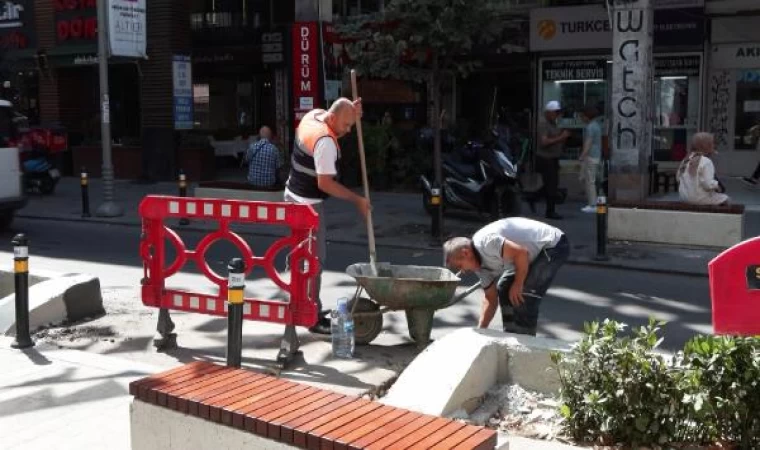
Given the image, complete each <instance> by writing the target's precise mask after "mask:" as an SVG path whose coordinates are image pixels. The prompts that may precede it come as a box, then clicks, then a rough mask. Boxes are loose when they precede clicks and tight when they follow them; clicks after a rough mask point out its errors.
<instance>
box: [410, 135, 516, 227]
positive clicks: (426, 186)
mask: <svg viewBox="0 0 760 450" xmlns="http://www.w3.org/2000/svg"><path fill="white" fill-rule="evenodd" d="M511 157H512V155H511V151H510V149H509V148H508V147H507V146H506V144H505V143H504V141H503V140H500V139H499V134H498V133H497V132H496V131H492V132H491V136H490V137H489V139H488V142H485V143H484V142H478V141H470V142H468V143H467V144H466V145H465V146H463V147H461V148H459V149H457V150H454V151H452V152H449V153H446V154H444V155H443V161H442V162H443V186H442V192H441V197H442V202H443V208H444V212H446V211H450V210H463V211H475V212H477V213H478V214H481V215H485V216H487V217H488V218H489V219H491V220H495V219H500V218H505V217H512V216H518V215H520V209H521V195H520V185H519V180H518V176H517V167H516V165H515V164H514V163H513V162H512V160H511ZM431 180H432V178H428V177H426V176H425V175H422V176H421V177H420V181H421V183H422V201H423V205H424V207H425V210H426V211H427V212H428V214H430V213H432V211H433V207H432V205H431V203H430V199H431V197H432V190H433V186H432V182H431Z"/></svg>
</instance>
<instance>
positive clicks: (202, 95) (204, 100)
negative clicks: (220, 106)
mask: <svg viewBox="0 0 760 450" xmlns="http://www.w3.org/2000/svg"><path fill="white" fill-rule="evenodd" d="M193 115H194V117H195V128H200V129H208V128H209V85H208V84H194V85H193Z"/></svg>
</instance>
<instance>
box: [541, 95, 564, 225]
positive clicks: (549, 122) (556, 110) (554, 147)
mask: <svg viewBox="0 0 760 450" xmlns="http://www.w3.org/2000/svg"><path fill="white" fill-rule="evenodd" d="M561 112H562V107H561V105H560V104H559V102H558V101H550V102H549V103H547V104H546V107H545V108H544V120H543V121H542V122H541V123H540V124H539V126H538V150H537V151H536V171H537V172H538V173H540V174H541V180H542V181H543V187H542V188H541V189H542V193H543V196H544V197H545V198H546V218H547V219H553V220H560V219H562V216H560V215H559V214H557V212H556V210H555V208H556V204H557V198H558V197H559V192H558V189H559V159H560V157H561V156H562V152H563V151H564V148H565V142H566V141H567V139H568V138H569V137H570V132H569V131H567V130H563V129H560V128H559V126H558V125H557V119H558V118H559V116H560V114H561Z"/></svg>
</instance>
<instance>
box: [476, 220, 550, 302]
mask: <svg viewBox="0 0 760 450" xmlns="http://www.w3.org/2000/svg"><path fill="white" fill-rule="evenodd" d="M563 234H564V233H562V230H560V229H559V228H555V227H553V226H551V225H547V224H545V223H543V222H539V221H537V220H531V219H525V218H522V217H510V218H507V219H501V220H497V221H496V222H493V223H491V224H489V225H486V226H485V227H483V228H482V229H480V231H478V232H477V233H475V235H474V236H473V237H472V245H473V247H475V250H477V252H478V255H480V269H479V270H477V271H476V272H475V273H476V275H477V276H478V278H480V285H481V286H482V287H483V288H484V289H485V288H487V287H489V286H491V285H492V284H493V282H494V281H496V280H497V279H498V278H499V277H500V276H501V274H502V273H504V272H505V271H507V270H510V271H514V270H515V265H514V263H513V262H512V261H507V260H505V259H504V257H503V254H502V249H503V248H504V240H505V239H509V240H510V241H512V242H514V243H515V244H518V245H521V246H523V247H525V248H526V249H527V250H528V258H529V261H530V262H531V263H532V262H533V261H534V260H535V259H536V257H538V254H539V253H541V251H542V250H543V249H545V248H552V247H554V246H555V245H557V243H558V242H559V240H560V239H561V238H562V235H563Z"/></svg>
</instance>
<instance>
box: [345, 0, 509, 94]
mask: <svg viewBox="0 0 760 450" xmlns="http://www.w3.org/2000/svg"><path fill="white" fill-rule="evenodd" d="M503 3H504V2H498V1H495V0H390V2H389V3H388V5H387V6H386V7H385V11H384V12H382V13H378V14H373V15H365V16H358V17H351V18H349V19H348V20H347V21H346V22H344V23H342V24H339V25H338V26H337V27H336V29H337V31H338V33H339V34H340V35H341V36H342V37H343V39H345V40H346V41H348V43H347V45H346V49H347V51H348V55H349V57H350V58H351V60H352V62H353V63H354V65H355V67H356V69H357V70H358V71H359V72H360V73H363V74H364V75H369V76H373V77H377V78H395V79H402V80H411V81H417V82H422V81H430V77H431V75H438V74H439V73H440V72H451V73H458V74H460V75H462V76H466V75H467V74H469V73H470V72H472V70H473V69H475V68H476V67H477V66H478V65H479V61H478V60H477V58H476V57H475V55H474V52H473V51H474V50H475V49H476V48H478V47H479V46H487V45H490V44H492V43H493V42H494V41H495V40H496V38H497V36H498V35H499V33H500V32H501V29H502V26H503V22H502V12H503V11H502V7H501V6H499V5H500V4H503ZM438 79H440V78H438Z"/></svg>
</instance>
